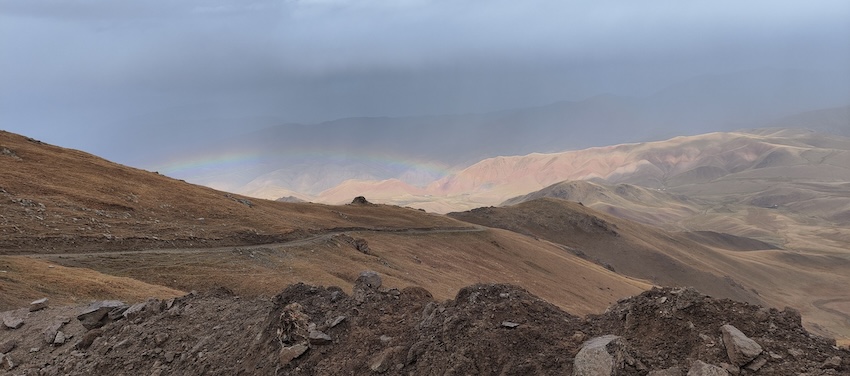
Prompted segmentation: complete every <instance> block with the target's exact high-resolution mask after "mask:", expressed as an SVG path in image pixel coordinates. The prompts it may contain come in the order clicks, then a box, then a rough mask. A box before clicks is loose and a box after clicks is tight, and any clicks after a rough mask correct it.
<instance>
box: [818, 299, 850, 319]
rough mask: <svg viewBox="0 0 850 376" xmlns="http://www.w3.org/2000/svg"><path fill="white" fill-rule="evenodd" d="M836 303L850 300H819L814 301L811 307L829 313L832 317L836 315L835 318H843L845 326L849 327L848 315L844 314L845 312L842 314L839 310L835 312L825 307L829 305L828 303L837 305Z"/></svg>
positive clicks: (849, 300) (849, 317)
mask: <svg viewBox="0 0 850 376" xmlns="http://www.w3.org/2000/svg"><path fill="white" fill-rule="evenodd" d="M838 302H850V299H847V298H837V299H820V300H815V301H813V302H812V305H813V306H815V308H817V309H819V310H821V311H824V312H829V313H831V314H833V315H836V316H838V317H841V318H843V319H844V321H845V322H846V323H847V325H848V326H850V315H848V314H847V313H845V312H842V311H839V310H837V309H834V308H830V307H827V306H826V305H827V304H830V303H838Z"/></svg>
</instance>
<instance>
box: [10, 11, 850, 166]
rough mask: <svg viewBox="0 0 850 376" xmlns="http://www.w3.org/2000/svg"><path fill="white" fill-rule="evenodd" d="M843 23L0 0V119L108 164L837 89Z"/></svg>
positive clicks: (818, 14)
mask: <svg viewBox="0 0 850 376" xmlns="http://www.w3.org/2000/svg"><path fill="white" fill-rule="evenodd" d="M847 19H850V3H848V2H846V1H819V2H816V3H815V2H802V1H800V2H793V1H781V2H776V1H750V2H739V1H699V2H693V1H692V2H682V1H640V2H636V1H593V2H590V1H587V2H576V1H551V0H534V1H523V2H520V1H505V0H494V1H483V0H467V1H442V0H433V1H428V0H421V1H416V0H410V1H378V0H372V1H344V0H337V1H334V0H326V1H322V0H314V1H254V2H243V1H180V2H174V1H164V0H144V1H143V0H127V1H95V0H81V1H58V0H17V1H9V0H4V1H0V51H2V52H1V53H0V118H2V119H3V121H2V122H3V127H4V128H6V129H9V130H12V131H17V132H21V133H25V134H29V135H32V136H34V137H40V138H43V139H45V140H46V141H50V142H56V143H60V144H63V145H67V146H72V147H81V148H84V149H86V150H91V151H93V152H99V153H104V154H106V156H108V157H111V158H116V159H118V160H121V159H122V157H123V156H122V155H121V151H120V150H112V149H110V148H108V147H107V146H103V145H106V144H108V143H109V142H107V141H108V140H110V139H112V138H114V137H116V135H121V134H122V131H123V127H126V128H131V127H141V126H145V125H146V123H144V122H141V123H140V121H141V120H139V119H148V120H150V119H152V118H156V117H157V114H162V113H166V114H168V113H174V112H175V111H176V112H180V111H181V109H185V111H184V112H185V113H183V115H181V116H184V118H185V119H186V120H185V121H183V123H182V124H183V125H184V127H185V128H186V129H185V130H184V133H185V134H187V135H188V134H199V132H202V131H204V130H205V128H204V125H203V124H204V122H203V121H202V120H203V119H207V118H210V117H217V118H232V119H241V118H244V117H247V116H256V117H266V118H274V121H284V122H287V121H307V122H310V121H320V120H330V119H334V118H338V117H344V116H362V115H370V116H379V115H389V116H401V115H414V114H438V113H463V112H480V111H490V110H497V109H504V108H516V107H521V106H530V105H539V104H545V103H549V102H553V101H557V100H563V99H571V100H579V99H583V98H586V97H589V96H593V95H597V94H601V93H606V92H611V93H617V94H623V95H646V94H649V93H652V92H654V91H656V90H659V89H661V88H663V87H665V86H667V85H669V84H671V83H674V82H677V81H680V80H683V79H687V78H690V77H693V76H696V75H700V74H710V73H728V72H735V71H740V70H747V69H761V68H765V67H772V68H780V69H789V68H796V69H813V70H823V71H830V72H834V74H836V77H837V78H838V79H839V80H846V79H847V78H848V77H850V68H848V67H850V42H848V41H850V26H849V25H848V22H847ZM845 82H846V81H845ZM193 111H194V112H193ZM192 119H194V120H195V121H194V122H193V121H191V120H192ZM146 121H147V120H146ZM261 123H262V122H260V123H256V124H254V126H256V127H259V126H262V125H269V124H265V123H262V124H261ZM206 124H209V122H207V123H206ZM222 124H223V123H222ZM207 126H209V125H207ZM241 126H242V127H249V126H247V125H245V123H244V122H243V123H241ZM232 128H233V127H228V126H226V125H222V126H221V127H219V128H216V129H215V130H214V131H213V132H207V133H206V134H211V136H212V135H226V134H231V133H235V132H238V131H240V129H232ZM237 128H238V127H237ZM171 130H172V131H173V127H171ZM131 133H132V132H131ZM137 133H139V134H141V135H144V134H145V132H137ZM151 133H152V134H151V135H150V139H145V138H144V137H142V138H139V139H137V140H136V141H137V142H153V141H154V140H158V139H161V138H162V137H161V136H162V135H161V134H158V133H157V128H156V127H153V128H151ZM176 133H177V134H179V133H180V132H176Z"/></svg>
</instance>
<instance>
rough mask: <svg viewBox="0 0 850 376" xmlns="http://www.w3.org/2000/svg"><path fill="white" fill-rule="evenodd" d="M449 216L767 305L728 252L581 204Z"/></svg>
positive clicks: (538, 203) (650, 276)
mask: <svg viewBox="0 0 850 376" xmlns="http://www.w3.org/2000/svg"><path fill="white" fill-rule="evenodd" d="M448 216H449V217H452V218H456V219H460V220H464V221H467V222H470V223H475V224H478V225H483V226H488V227H496V228H503V229H507V230H511V231H514V232H518V233H521V234H527V235H530V236H533V237H537V238H541V239H545V240H548V241H551V242H553V243H557V244H561V245H564V246H566V247H567V249H569V250H571V251H572V252H573V253H575V254H576V255H579V256H581V257H584V258H586V259H588V260H592V261H595V262H597V263H599V264H600V265H603V266H605V267H607V268H609V269H611V270H614V271H616V272H618V273H621V274H624V275H627V276H631V277H635V278H640V279H644V280H648V281H651V282H652V283H653V284H655V285H660V286H691V287H695V288H697V289H698V290H700V291H703V292H705V293H707V294H709V295H712V296H717V297H723V298H730V299H734V300H738V301H747V302H751V303H763V302H762V299H761V297H760V296H759V295H758V294H759V293H758V292H756V291H751V290H749V289H746V288H744V287H743V286H741V284H740V283H738V282H736V281H735V280H734V278H732V277H731V276H730V275H729V274H727V273H728V272H727V271H726V270H724V269H725V268H723V267H722V266H723V264H726V263H732V262H733V261H732V260H731V259H729V258H728V256H726V255H725V254H723V253H721V252H719V251H717V250H715V249H711V248H709V247H706V246H703V245H702V244H699V243H697V242H695V241H693V240H691V239H690V238H688V237H685V236H681V235H680V234H674V233H669V232H666V231H663V230H661V229H658V228H655V227H651V226H646V225H642V224H639V223H635V222H631V221H627V220H623V219H620V218H617V217H614V216H610V215H606V214H603V213H600V212H598V211H596V210H593V209H590V208H588V207H585V206H583V205H582V204H579V203H575V202H570V201H566V200H560V199H553V198H541V199H535V200H531V201H527V202H523V203H521V204H517V205H513V206H508V207H487V208H479V209H473V210H470V211H467V212H461V213H449V214H448Z"/></svg>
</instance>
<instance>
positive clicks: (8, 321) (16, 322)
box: [3, 316, 24, 329]
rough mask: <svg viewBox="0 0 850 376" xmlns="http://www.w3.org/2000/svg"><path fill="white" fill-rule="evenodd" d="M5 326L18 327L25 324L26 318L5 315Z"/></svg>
mask: <svg viewBox="0 0 850 376" xmlns="http://www.w3.org/2000/svg"><path fill="white" fill-rule="evenodd" d="M3 326H5V327H7V328H9V329H18V328H20V327H22V326H24V320H23V319H20V318H17V317H9V316H5V317H3Z"/></svg>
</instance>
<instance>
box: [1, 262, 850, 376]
mask: <svg viewBox="0 0 850 376" xmlns="http://www.w3.org/2000/svg"><path fill="white" fill-rule="evenodd" d="M48 303H49V302H48ZM0 315H2V320H3V324H2V329H0V353H2V354H3V355H0V362H2V367H0V369H2V371H0V373H3V372H5V373H6V374H10V375H57V374H68V375H184V374H185V375H198V374H216V375H218V374H241V375H253V374H260V375H286V374H293V375H302V374H303V375H368V374H387V375H396V374H403V375H473V374H475V375H534V374H543V375H570V374H572V375H654V376H665V375H689V376H699V375H848V374H850V351H847V350H845V349H840V348H838V347H836V346H835V344H834V341H832V340H828V339H825V338H821V337H817V336H814V335H811V334H809V333H807V332H806V330H805V329H803V327H802V325H801V323H800V315H799V313H797V312H796V311H795V310H793V309H785V310H783V311H779V310H776V309H766V308H762V307H758V306H754V305H749V304H745V303H738V302H734V301H731V300H717V299H713V298H710V297H707V296H704V295H701V294H700V293H698V292H696V291H695V290H692V289H681V288H680V289H673V288H662V289H653V290H651V291H647V292H644V293H643V294H641V295H638V296H635V297H631V298H628V299H623V300H621V301H620V302H618V303H617V304H615V305H613V306H612V307H610V308H609V309H608V310H607V311H606V312H605V313H603V314H601V315H593V316H588V317H585V318H581V317H576V316H573V315H571V314H569V313H566V312H563V311H561V310H560V309H558V308H557V307H555V306H554V305H552V304H549V303H547V302H546V301H544V300H542V299H539V298H537V297H535V296H533V295H531V294H529V293H528V292H526V291H525V290H524V289H522V288H519V287H516V286H511V285H499V284H479V285H473V286H469V287H466V288H464V289H462V290H460V291H459V292H458V294H457V296H456V298H455V299H454V300H450V301H447V302H437V301H435V300H434V299H433V298H432V296H431V294H430V293H429V292H428V291H426V290H424V289H421V288H405V289H403V290H398V289H386V288H383V287H382V286H381V281H380V277H379V276H378V275H377V274H374V273H371V272H364V273H363V274H361V276H360V278H359V279H358V280H357V282H356V284H355V288H354V291H353V293H352V294H351V295H348V294H346V293H345V292H344V291H342V290H341V289H339V288H336V287H328V288H325V287H314V286H308V285H304V284H297V285H292V286H289V287H287V288H286V289H285V290H284V291H283V292H281V293H280V294H279V295H277V296H275V297H274V298H273V299H271V300H267V299H266V300H263V299H258V300H245V299H241V298H240V297H238V296H234V295H233V294H232V293H230V292H229V291H226V290H214V291H209V292H204V293H200V294H199V293H191V294H188V295H186V296H183V297H180V298H176V299H171V300H167V301H161V300H156V299H151V300H148V301H147V302H142V303H139V304H135V305H130V306H128V305H125V304H123V303H121V302H116V301H103V302H95V303H92V304H91V305H88V306H77V307H45V304H44V303H42V304H38V303H37V304H35V305H33V306H32V307H28V308H22V309H19V310H15V311H9V312H3V313H2V314H0Z"/></svg>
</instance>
